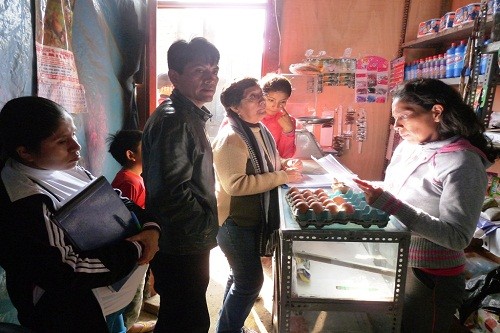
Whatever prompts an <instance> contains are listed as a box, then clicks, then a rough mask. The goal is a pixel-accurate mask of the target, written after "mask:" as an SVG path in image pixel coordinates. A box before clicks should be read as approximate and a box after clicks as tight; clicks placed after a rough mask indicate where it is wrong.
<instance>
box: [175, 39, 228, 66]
mask: <svg viewBox="0 0 500 333" xmlns="http://www.w3.org/2000/svg"><path fill="white" fill-rule="evenodd" d="M219 59H220V54H219V50H217V48H216V47H215V46H214V45H213V44H212V43H210V42H209V41H208V40H206V39H205V38H203V37H195V38H193V39H191V41H190V42H189V43H188V42H187V41H185V40H183V39H179V40H177V41H175V42H174V43H173V44H172V45H170V47H169V49H168V51H167V61H168V69H172V70H174V71H176V72H177V73H179V74H182V73H183V72H184V68H185V67H186V65H187V64H188V63H190V62H193V61H200V62H202V63H205V64H210V65H216V64H218V63H219Z"/></svg>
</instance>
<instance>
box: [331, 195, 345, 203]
mask: <svg viewBox="0 0 500 333" xmlns="http://www.w3.org/2000/svg"><path fill="white" fill-rule="evenodd" d="M332 200H333V202H335V203H336V204H337V205H342V204H343V203H346V202H347V201H346V200H345V199H344V198H343V197H341V196H340V195H339V196H336V197H333V198H332Z"/></svg>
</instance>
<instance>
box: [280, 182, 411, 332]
mask: <svg viewBox="0 0 500 333" xmlns="http://www.w3.org/2000/svg"><path fill="white" fill-rule="evenodd" d="M330 191H331V190H330ZM286 192H287V188H280V189H279V208H280V218H281V221H280V239H279V245H278V249H277V251H276V256H275V265H274V274H275V276H274V302H273V327H274V330H275V331H276V332H280V333H285V332H311V331H332V332H337V331H349V332H363V333H366V332H384V333H387V332H399V330H400V324H401V313H402V307H403V301H404V297H403V296H404V286H405V277H406V268H407V258H408V247H409V243H410V232H409V231H408V230H407V229H406V228H405V227H404V226H402V225H400V224H399V223H397V222H393V221H388V223H386V224H385V226H383V227H382V226H377V225H371V226H367V225H360V224H356V223H351V222H349V221H343V222H342V223H332V224H329V225H325V226H321V227H318V226H314V225H310V226H308V227H305V228H303V227H301V226H300V225H299V223H298V221H297V216H296V215H294V213H293V212H292V210H291V208H290V205H289V203H288V201H287V200H286V198H285V194H286ZM318 329H319V330H318Z"/></svg>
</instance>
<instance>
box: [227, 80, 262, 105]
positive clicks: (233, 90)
mask: <svg viewBox="0 0 500 333" xmlns="http://www.w3.org/2000/svg"><path fill="white" fill-rule="evenodd" d="M255 86H258V83H257V79H254V78H252V77H246V78H244V79H241V80H238V81H234V82H233V83H231V84H230V85H229V86H228V87H226V88H224V90H223V91H222V93H221V94H220V101H221V103H222V105H223V106H224V108H226V111H231V109H230V107H231V106H237V105H239V104H240V103H241V100H242V99H243V94H244V93H245V90H246V89H248V88H250V87H255Z"/></svg>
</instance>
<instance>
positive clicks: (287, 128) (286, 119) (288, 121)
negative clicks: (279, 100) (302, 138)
mask: <svg viewBox="0 0 500 333" xmlns="http://www.w3.org/2000/svg"><path fill="white" fill-rule="evenodd" d="M280 112H281V117H279V118H278V124H279V125H280V126H281V128H282V131H283V133H290V132H292V131H293V130H294V129H295V128H294V126H293V120H292V117H290V115H289V114H288V112H286V110H285V109H284V108H282V109H281V111H280Z"/></svg>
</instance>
